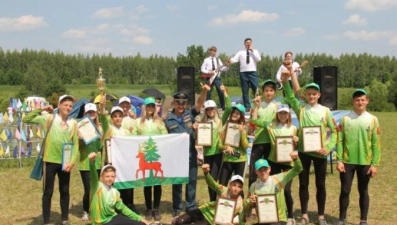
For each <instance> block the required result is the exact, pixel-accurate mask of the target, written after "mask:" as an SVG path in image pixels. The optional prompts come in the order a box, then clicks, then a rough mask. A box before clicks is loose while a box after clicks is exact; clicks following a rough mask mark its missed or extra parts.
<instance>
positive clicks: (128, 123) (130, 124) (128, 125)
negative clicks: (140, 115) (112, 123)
mask: <svg viewBox="0 0 397 225" xmlns="http://www.w3.org/2000/svg"><path fill="white" fill-rule="evenodd" d="M135 122H136V121H135V119H133V118H131V117H129V116H125V117H124V118H123V120H122V121H121V127H123V128H124V129H127V130H128V131H129V132H130V133H132V132H133V129H134V126H135Z"/></svg>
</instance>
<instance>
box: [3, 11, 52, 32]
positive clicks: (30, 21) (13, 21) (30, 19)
mask: <svg viewBox="0 0 397 225" xmlns="http://www.w3.org/2000/svg"><path fill="white" fill-rule="evenodd" d="M46 26H48V24H47V22H46V21H44V18H43V17H42V16H33V15H23V16H20V17H16V18H10V17H0V32H20V31H27V30H33V29H36V28H40V27H46Z"/></svg>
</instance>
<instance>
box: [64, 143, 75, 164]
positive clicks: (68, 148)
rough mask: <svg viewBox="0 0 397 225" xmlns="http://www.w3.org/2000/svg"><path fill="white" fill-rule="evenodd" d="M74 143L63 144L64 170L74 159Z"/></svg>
mask: <svg viewBox="0 0 397 225" xmlns="http://www.w3.org/2000/svg"><path fill="white" fill-rule="evenodd" d="M73 145H74V144H73V143H72V142H66V143H63V144H62V170H65V169H66V166H67V165H68V164H70V162H71V161H72V153H73Z"/></svg>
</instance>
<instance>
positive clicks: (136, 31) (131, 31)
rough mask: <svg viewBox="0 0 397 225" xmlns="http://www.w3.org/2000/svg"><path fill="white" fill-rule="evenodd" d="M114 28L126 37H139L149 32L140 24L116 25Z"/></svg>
mask: <svg viewBox="0 0 397 225" xmlns="http://www.w3.org/2000/svg"><path fill="white" fill-rule="evenodd" d="M113 28H114V29H115V30H116V31H117V32H118V33H119V34H121V35H124V36H137V35H142V34H147V33H149V31H148V30H147V29H146V28H143V27H141V26H139V25H138V24H135V23H133V24H129V25H124V24H116V25H113Z"/></svg>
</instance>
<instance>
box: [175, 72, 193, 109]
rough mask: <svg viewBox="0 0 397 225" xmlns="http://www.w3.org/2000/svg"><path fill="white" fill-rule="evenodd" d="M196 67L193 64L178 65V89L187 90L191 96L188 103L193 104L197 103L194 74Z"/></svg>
mask: <svg viewBox="0 0 397 225" xmlns="http://www.w3.org/2000/svg"><path fill="white" fill-rule="evenodd" d="M194 75H195V69H194V67H192V66H188V67H178V72H177V87H178V91H183V92H186V94H187V95H188V96H189V99H188V104H189V105H190V106H193V105H194V104H195V92H194V87H195V86H194V77H195V76H194Z"/></svg>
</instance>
